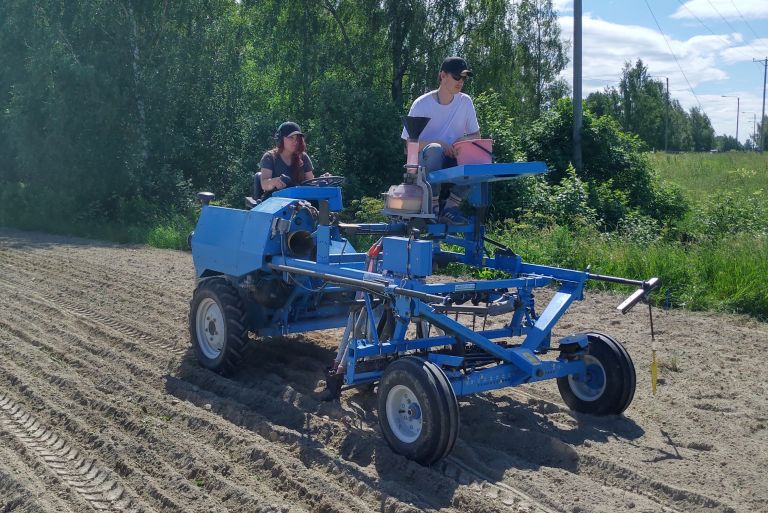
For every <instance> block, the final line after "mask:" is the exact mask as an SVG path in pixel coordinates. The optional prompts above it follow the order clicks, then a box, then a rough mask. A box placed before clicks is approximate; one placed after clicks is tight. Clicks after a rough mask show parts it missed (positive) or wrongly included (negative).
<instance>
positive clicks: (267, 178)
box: [261, 167, 287, 191]
mask: <svg viewBox="0 0 768 513" xmlns="http://www.w3.org/2000/svg"><path fill="white" fill-rule="evenodd" d="M286 187H287V185H286V184H285V182H283V180H282V178H280V177H279V176H278V177H276V178H272V170H271V169H269V168H267V167H262V168H261V188H262V189H264V190H265V191H271V190H277V191H279V190H280V189H285V188H286Z"/></svg>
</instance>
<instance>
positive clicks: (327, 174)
mask: <svg viewBox="0 0 768 513" xmlns="http://www.w3.org/2000/svg"><path fill="white" fill-rule="evenodd" d="M324 176H332V175H331V173H323V174H322V175H320V178H322V177H324Z"/></svg>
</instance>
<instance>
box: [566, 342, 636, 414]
mask: <svg viewBox="0 0 768 513" xmlns="http://www.w3.org/2000/svg"><path fill="white" fill-rule="evenodd" d="M586 335H587V338H588V340H589V346H588V348H587V354H589V355H590V356H592V357H594V358H595V359H597V360H598V361H599V362H600V364H601V365H602V366H603V369H604V370H605V374H606V376H605V381H606V382H605V390H604V391H603V393H602V394H601V395H600V396H598V397H597V398H595V399H593V400H591V401H585V400H583V399H581V398H579V397H577V396H576V394H575V393H574V392H573V390H572V388H571V383H570V382H569V380H568V376H565V377H562V378H557V388H558V389H559V390H560V396H561V397H562V398H563V401H565V404H567V405H568V407H569V408H571V409H572V410H574V411H577V412H581V413H589V414H592V415H619V414H621V413H623V412H624V411H625V410H626V409H627V408H628V407H629V405H630V404H631V403H632V399H633V398H634V397H635V387H636V384H637V378H636V375H635V366H634V364H633V363H632V358H630V356H629V353H627V351H626V349H624V346H622V345H621V344H620V343H619V342H617V341H616V340H615V339H613V338H611V337H609V336H608V335H604V334H602V333H587V334H586Z"/></svg>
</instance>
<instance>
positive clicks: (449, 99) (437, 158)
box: [401, 57, 480, 225]
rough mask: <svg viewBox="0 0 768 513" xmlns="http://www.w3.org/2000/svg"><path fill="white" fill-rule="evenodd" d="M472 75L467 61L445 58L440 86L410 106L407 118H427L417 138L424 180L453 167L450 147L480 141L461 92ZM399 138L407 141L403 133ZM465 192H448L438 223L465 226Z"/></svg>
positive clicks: (455, 189) (466, 98)
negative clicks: (425, 177)
mask: <svg viewBox="0 0 768 513" xmlns="http://www.w3.org/2000/svg"><path fill="white" fill-rule="evenodd" d="M472 75H473V73H472V70H470V69H469V66H468V65H467V61H465V60H464V59H462V58H461V57H447V58H446V59H445V60H444V61H443V64H442V65H441V66H440V72H439V73H438V80H439V81H440V85H439V87H438V88H437V90H435V91H430V92H428V93H426V94H423V95H421V96H419V97H418V98H417V99H416V100H415V101H414V102H413V105H411V110H410V111H409V112H408V115H409V116H421V117H427V118H430V120H429V123H427V126H426V127H425V128H424V130H423V131H422V132H421V135H420V136H419V146H420V148H422V150H421V151H420V152H419V164H420V165H423V166H424V167H425V168H426V170H427V178H429V173H430V172H431V171H436V170H438V169H444V168H446V167H451V166H455V165H456V159H455V154H454V150H453V143H455V142H457V141H459V140H467V139H477V138H479V137H480V125H478V123H477V114H476V113H475V106H474V104H473V103H472V98H470V97H469V96H468V95H466V94H464V93H462V92H461V88H462V87H464V83H465V82H466V80H467V78H468V77H471V76H472ZM401 137H402V138H403V139H406V140H407V139H408V134H407V132H406V131H405V129H403V133H402V135H401ZM467 190H468V189H467V187H458V186H454V187H453V188H452V189H451V190H450V195H449V196H448V197H447V199H446V201H445V206H444V207H443V208H442V211H441V212H438V214H439V220H440V222H444V223H447V224H453V225H457V224H465V223H466V222H467V220H466V219H464V217H463V216H462V215H461V210H460V209H459V205H460V204H461V200H462V199H463V198H464V197H465V196H466V192H467ZM435 192H438V191H435ZM445 192H447V191H445ZM445 192H443V194H442V196H443V197H444V196H445ZM438 202H439V200H438V196H437V195H436V196H434V197H433V199H432V204H433V209H435V210H437V209H438Z"/></svg>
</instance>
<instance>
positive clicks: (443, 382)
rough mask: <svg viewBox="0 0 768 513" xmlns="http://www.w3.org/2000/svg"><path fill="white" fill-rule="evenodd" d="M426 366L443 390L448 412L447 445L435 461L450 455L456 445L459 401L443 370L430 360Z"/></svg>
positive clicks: (443, 398)
mask: <svg viewBox="0 0 768 513" xmlns="http://www.w3.org/2000/svg"><path fill="white" fill-rule="evenodd" d="M425 367H426V368H427V370H428V371H430V372H431V373H432V375H433V377H434V378H435V381H436V382H437V383H438V386H439V387H440V390H441V397H442V400H443V404H444V407H445V410H446V413H447V419H446V420H447V421H448V422H447V423H448V433H447V437H446V438H447V439H446V442H445V447H444V448H443V450H442V451H441V453H440V454H439V455H436V459H435V462H437V461H440V460H442V459H443V458H445V457H446V456H448V455H449V454H450V453H451V451H452V450H453V447H454V446H455V445H456V440H457V439H458V437H459V402H458V400H457V399H456V393H455V392H454V391H453V386H451V382H450V380H449V379H448V376H446V375H445V373H444V372H443V370H442V369H441V368H440V367H439V366H438V365H436V364H435V363H432V362H430V361H426V362H425Z"/></svg>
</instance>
